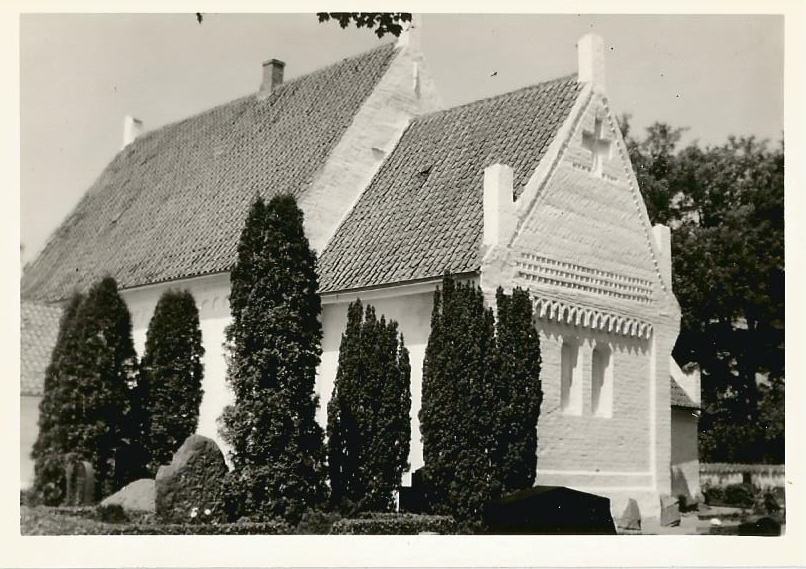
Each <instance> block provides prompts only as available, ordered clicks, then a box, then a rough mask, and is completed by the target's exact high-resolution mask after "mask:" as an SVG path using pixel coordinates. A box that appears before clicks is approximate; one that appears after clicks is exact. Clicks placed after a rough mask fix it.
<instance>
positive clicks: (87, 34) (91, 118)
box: [20, 12, 784, 263]
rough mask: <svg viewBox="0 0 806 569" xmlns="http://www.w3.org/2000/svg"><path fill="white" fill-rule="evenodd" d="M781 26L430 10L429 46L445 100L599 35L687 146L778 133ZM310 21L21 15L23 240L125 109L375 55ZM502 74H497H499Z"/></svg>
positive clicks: (96, 159) (557, 57)
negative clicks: (279, 68)
mask: <svg viewBox="0 0 806 569" xmlns="http://www.w3.org/2000/svg"><path fill="white" fill-rule="evenodd" d="M783 26H784V19H783V17H782V16H763V15H750V16H739V15H717V16H704V15H691V16H687V15H675V16H669V15H650V16H640V15H605V16H588V15H582V16H578V15H540V14H528V15H478V14H476V15H449V14H425V15H424V16H423V26H422V40H421V47H422V51H423V53H424V55H425V57H426V60H427V62H428V64H429V66H430V69H431V72H432V75H433V77H434V80H435V82H436V85H437V89H438V90H439V92H440V93H441V95H442V98H443V101H444V103H445V105H446V106H455V105H458V104H462V103H466V102H470V101H473V100H477V99H480V98H484V97H488V96H491V95H497V94H500V93H504V92H507V91H511V90H513V89H516V88H519V87H523V86H526V85H530V84H534V83H538V82H540V81H544V80H549V79H554V78H556V77H560V76H563V75H567V74H569V73H574V72H576V66H577V59H576V48H575V44H576V41H577V39H578V38H579V37H581V36H582V35H583V34H585V33H587V32H589V31H593V32H596V33H598V34H599V35H601V36H602V37H603V39H604V41H605V46H606V48H605V49H606V77H607V79H606V80H607V90H608V95H609V98H610V102H611V106H612V108H613V110H614V111H615V112H616V113H617V114H621V113H630V114H631V115H632V116H633V120H632V124H633V128H634V129H635V132H638V131H639V130H640V131H641V132H643V129H644V128H645V127H646V126H648V125H649V124H651V123H652V122H654V121H665V122H668V123H669V124H671V125H673V126H680V127H689V129H690V130H689V131H688V133H687V135H686V138H685V139H684V142H688V141H690V140H693V139H699V140H700V141H701V143H704V144H721V143H723V142H724V141H725V140H726V139H727V136H728V135H731V134H736V135H755V136H757V137H759V138H766V139H770V140H771V141H772V142H774V143H777V141H778V140H779V139H780V138H781V135H782V133H783V77H784V73H783V54H784V33H783ZM381 41H390V40H389V39H388V37H387V38H384V39H383V40H378V39H377V37H376V36H375V35H374V34H373V33H371V32H370V31H368V30H366V29H361V30H358V29H355V28H349V29H346V30H342V29H341V28H340V27H339V26H338V24H337V23H335V22H328V23H323V24H320V23H318V21H317V18H316V16H315V15H314V14H291V15H289V14H284V15H281V14H250V15H237V14H215V13H213V14H206V15H205V17H204V22H203V23H202V24H201V25H199V24H198V23H197V22H196V18H195V15H194V13H192V12H188V13H184V14H175V15H173V14H159V15H147V14H140V15H123V14H102V15H78V14H74V15H59V14H55V15H54V14H24V15H22V16H21V18H20V111H21V112H20V129H21V136H20V141H21V147H20V174H21V193H20V209H21V211H20V214H21V218H20V222H21V225H20V240H21V243H22V245H23V246H24V250H23V252H22V262H23V263H25V262H28V261H31V260H32V259H33V258H34V257H35V255H36V254H37V253H38V252H39V251H40V250H41V248H42V247H43V246H44V243H45V241H46V240H47V238H48V237H49V236H50V234H51V233H52V232H53V231H54V230H55V229H56V227H57V226H58V225H59V224H60V223H61V221H62V220H63V219H64V218H65V217H66V216H67V215H68V214H69V213H70V211H71V210H72V209H73V207H74V206H75V205H76V203H77V202H78V200H79V199H80V197H81V196H82V194H83V193H84V192H85V191H86V190H87V188H89V186H90V185H91V184H92V183H93V182H94V181H95V179H96V178H97V177H98V176H99V175H100V173H101V171H102V170H103V168H104V167H105V166H106V165H107V163H108V162H109V161H110V160H111V159H112V158H113V157H114V155H115V154H116V153H117V152H118V150H119V149H120V145H121V137H122V128H123V127H122V120H123V116H124V115H127V114H131V115H134V116H136V117H138V118H140V119H141V120H143V121H144V123H145V128H146V130H151V129H155V128H158V127H160V126H162V125H165V124H167V123H170V122H174V121H177V120H179V119H182V118H185V117H187V116H190V115H193V114H195V113H197V112H200V111H202V110H205V109H207V108H210V107H212V106H214V105H217V104H221V103H224V102H227V101H230V100H232V99H235V98H237V97H240V96H243V95H246V94H248V93H250V92H254V91H256V90H257V88H258V86H259V84H260V79H261V62H262V61H263V60H265V59H269V58H272V57H276V58H278V59H282V60H283V61H285V62H286V77H287V78H292V77H295V76H297V75H301V74H304V73H307V72H310V71H313V70H315V69H317V68H320V67H323V66H325V65H328V64H330V63H334V62H336V61H338V60H339V59H342V58H344V57H348V56H352V55H355V54H358V53H360V52H362V51H365V50H367V49H370V48H372V47H374V46H376V45H378V44H379V43H380V42H381ZM494 71H497V72H498V73H497V75H495V76H491V73H492V72H494Z"/></svg>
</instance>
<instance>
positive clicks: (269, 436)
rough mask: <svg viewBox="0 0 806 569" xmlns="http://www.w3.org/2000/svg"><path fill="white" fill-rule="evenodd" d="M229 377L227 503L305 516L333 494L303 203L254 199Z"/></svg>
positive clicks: (244, 509)
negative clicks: (320, 415)
mask: <svg viewBox="0 0 806 569" xmlns="http://www.w3.org/2000/svg"><path fill="white" fill-rule="evenodd" d="M230 281H231V287H232V288H231V292H230V307H231V311H232V323H231V324H230V325H229V326H228V327H227V331H226V336H227V351H228V353H229V357H228V364H229V365H228V370H227V380H228V382H229V385H230V386H231V387H232V391H233V393H234V396H235V402H234V404H233V405H231V406H229V407H227V408H226V409H225V410H224V414H223V416H222V418H221V422H222V429H221V433H222V436H223V437H224V440H226V441H227V442H228V443H229V444H230V446H231V448H232V453H231V457H232V464H233V467H234V470H233V472H232V473H231V474H232V476H231V477H230V482H229V483H228V484H226V501H227V505H226V507H227V510H228V514H229V515H230V516H233V517H234V518H235V519H237V518H238V517H240V516H243V515H252V514H261V515H263V516H266V517H277V516H279V517H282V518H284V519H285V520H287V521H288V522H290V523H296V522H298V521H299V520H300V518H301V517H302V514H303V513H304V512H305V511H306V510H308V509H310V508H314V507H316V506H317V505H318V504H321V503H322V502H324V500H325V498H326V487H325V476H326V471H325V468H326V467H325V449H324V441H323V436H324V433H323V432H322V429H321V427H320V426H319V425H318V424H317V423H316V419H315V413H316V408H317V406H318V398H317V396H316V395H315V393H314V383H315V377H316V367H317V365H318V364H319V359H320V355H321V353H322V349H321V345H320V344H321V339H322V326H321V323H320V321H319V315H320V312H321V301H320V299H319V296H318V294H317V288H318V277H317V275H316V256H315V254H314V252H313V251H312V250H311V249H310V247H309V245H308V240H307V238H306V237H305V233H304V231H303V220H302V211H300V209H299V208H298V207H297V204H296V202H295V200H294V198H293V197H291V196H290V195H280V196H276V197H274V198H272V200H271V201H270V202H269V203H268V204H267V205H264V203H263V200H262V199H260V198H258V199H257V200H256V201H255V203H254V204H253V205H252V207H251V209H250V211H249V215H248V217H247V220H246V223H245V226H244V228H243V231H242V233H241V239H240V242H239V243H238V256H237V260H236V263H235V265H234V267H233V269H232V272H231V275H230Z"/></svg>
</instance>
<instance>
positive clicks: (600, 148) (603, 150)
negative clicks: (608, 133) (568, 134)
mask: <svg viewBox="0 0 806 569" xmlns="http://www.w3.org/2000/svg"><path fill="white" fill-rule="evenodd" d="M611 142H612V141H610V140H608V139H606V138H604V137H603V136H602V119H600V118H598V117H597V118H596V122H595V123H594V125H593V132H590V131H588V130H585V131H583V132H582V146H583V148H585V149H586V150H589V151H590V153H591V172H593V173H594V174H596V175H597V176H601V175H602V163H603V162H604V159H605V158H610V143H611Z"/></svg>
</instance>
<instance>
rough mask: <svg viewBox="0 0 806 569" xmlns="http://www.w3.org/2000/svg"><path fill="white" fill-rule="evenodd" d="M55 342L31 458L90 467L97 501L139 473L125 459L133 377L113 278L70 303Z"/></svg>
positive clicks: (126, 323) (128, 329)
mask: <svg viewBox="0 0 806 569" xmlns="http://www.w3.org/2000/svg"><path fill="white" fill-rule="evenodd" d="M57 343H58V346H57V349H55V350H54V353H53V358H52V361H51V365H50V366H49V368H48V372H47V379H46V386H45V389H46V392H47V393H46V395H45V396H44V397H43V405H42V406H41V408H40V411H41V413H42V416H41V419H40V426H41V427H42V430H43V432H42V434H41V435H40V440H39V441H37V444H36V446H35V449H34V454H35V455H37V456H38V457H39V458H38V459H37V461H38V462H39V461H40V460H42V459H43V458H44V455H50V456H51V457H53V456H58V455H61V456H64V455H66V454H67V453H75V454H76V455H77V457H78V458H80V459H82V460H87V461H89V462H90V463H91V464H92V466H93V468H94V470H95V476H96V481H97V483H96V498H99V499H100V498H101V497H103V496H106V495H109V494H111V493H112V492H114V491H115V490H117V489H119V488H121V487H122V486H123V485H125V484H126V483H128V482H130V481H131V480H132V478H133V476H134V475H135V472H136V471H137V470H138V466H137V465H136V464H134V463H133V459H132V456H131V442H132V440H133V439H134V437H135V435H136V432H135V430H134V429H133V428H132V425H134V424H135V422H134V421H133V420H132V416H131V404H130V395H131V387H132V384H133V382H134V379H135V372H136V355H135V352H134V344H133V342H132V325H131V316H130V315H129V311H128V308H127V307H126V304H125V302H124V301H123V299H122V298H121V297H120V295H119V294H118V290H117V284H116V282H115V280H114V279H113V278H111V277H107V278H104V279H102V280H101V281H100V282H98V283H96V284H95V285H94V286H93V287H92V288H91V289H90V291H89V292H88V294H87V296H86V298H85V299H83V300H82V299H81V297H74V298H73V300H72V301H71V302H70V304H69V306H68V308H67V310H66V311H65V314H64V317H63V318H62V322H61V329H60V331H59V335H58V342H57ZM46 401H47V403H46Z"/></svg>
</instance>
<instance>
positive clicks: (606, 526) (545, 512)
mask: <svg viewBox="0 0 806 569" xmlns="http://www.w3.org/2000/svg"><path fill="white" fill-rule="evenodd" d="M484 522H485V524H486V525H487V527H488V531H489V533H493V534H505V535H512V534H571V535H574V534H576V535H579V534H587V535H597V534H598V535H616V524H615V523H614V522H613V517H612V516H611V515H610V500H609V499H608V498H605V497H604V496H597V495H595V494H590V493H588V492H581V491H579V490H574V489H572V488H566V487H564V486H534V487H532V488H526V489H524V490H518V491H517V492H513V493H512V494H509V495H507V496H504V497H503V498H501V499H500V500H495V501H492V502H489V503H487V504H486V505H485V508H484Z"/></svg>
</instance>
